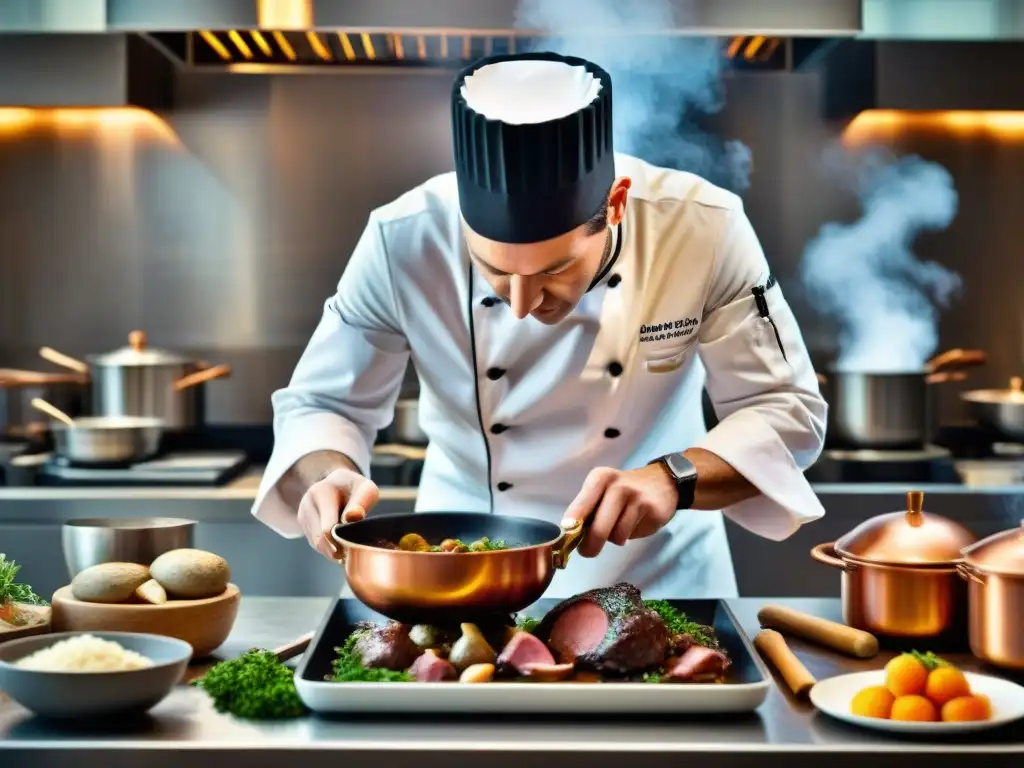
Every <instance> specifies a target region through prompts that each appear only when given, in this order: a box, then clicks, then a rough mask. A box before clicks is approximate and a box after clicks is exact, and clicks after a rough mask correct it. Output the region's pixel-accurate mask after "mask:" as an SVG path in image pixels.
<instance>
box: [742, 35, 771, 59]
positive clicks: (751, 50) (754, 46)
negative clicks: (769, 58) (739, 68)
mask: <svg viewBox="0 0 1024 768" xmlns="http://www.w3.org/2000/svg"><path fill="white" fill-rule="evenodd" d="M765 42H766V38H765V37H764V35H755V36H754V37H753V38H752V39H751V40H750V42H749V43H748V44H747V50H745V51H744V52H743V58H745V59H746V60H747V61H753V60H754V57H755V56H757V52H758V51H759V50H761V46H763V45H764V44H765Z"/></svg>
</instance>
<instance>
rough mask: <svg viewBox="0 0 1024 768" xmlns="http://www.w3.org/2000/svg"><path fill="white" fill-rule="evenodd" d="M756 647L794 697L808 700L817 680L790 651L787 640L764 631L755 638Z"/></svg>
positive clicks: (769, 631)
mask: <svg viewBox="0 0 1024 768" xmlns="http://www.w3.org/2000/svg"><path fill="white" fill-rule="evenodd" d="M754 645H755V646H756V647H757V650H759V651H760V652H761V653H762V654H763V655H764V656H765V657H766V658H767V659H768V660H769V661H771V663H772V664H774V665H775V668H776V669H777V670H778V671H779V674H780V675H782V679H783V680H785V681H786V685H788V686H789V689H790V690H791V691H792V692H793V695H794V696H796V697H797V698H800V699H802V698H806V696H807V694H808V693H810V690H811V688H813V687H814V684H815V683H816V682H817V680H815V679H814V675H812V674H811V673H810V672H809V671H808V670H807V667H805V666H804V664H803V662H802V661H800V659H798V658H797V657H796V656H795V655H794V653H793V652H792V651H791V650H790V649H789V646H788V645H787V644H786V638H784V637H783V636H782V635H780V634H779V633H778V632H776V631H775V630H774V629H762V630H761V631H760V632H758V633H757V637H755V638H754Z"/></svg>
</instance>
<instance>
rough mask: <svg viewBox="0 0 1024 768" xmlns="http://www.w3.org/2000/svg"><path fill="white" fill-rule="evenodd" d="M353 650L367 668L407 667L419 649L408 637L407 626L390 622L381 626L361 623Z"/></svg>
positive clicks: (401, 668) (399, 670)
mask: <svg viewBox="0 0 1024 768" xmlns="http://www.w3.org/2000/svg"><path fill="white" fill-rule="evenodd" d="M357 631H358V632H359V637H358V639H357V640H356V642H355V645H354V646H353V650H354V651H355V652H356V654H357V655H358V656H359V660H360V661H361V662H362V663H363V666H364V667H366V668H367V669H374V668H376V669H393V670H395V671H396V672H401V671H402V670H406V669H408V668H409V667H410V666H411V665H412V663H413V662H414V661H415V660H416V657H417V656H419V655H420V653H421V651H420V649H419V648H417V647H416V644H415V643H414V642H413V641H412V640H411V639H410V638H409V627H407V626H405V625H403V624H398V623H396V622H392V623H390V624H385V625H383V626H375V625H372V624H371V625H363V626H361V627H360V628H359V629H358V630H357Z"/></svg>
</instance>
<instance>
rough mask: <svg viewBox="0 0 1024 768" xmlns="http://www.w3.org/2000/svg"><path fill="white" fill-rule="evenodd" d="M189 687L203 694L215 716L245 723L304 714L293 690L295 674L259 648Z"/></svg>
mask: <svg viewBox="0 0 1024 768" xmlns="http://www.w3.org/2000/svg"><path fill="white" fill-rule="evenodd" d="M192 685H194V686H196V687H197V688H202V689H203V690H204V691H206V693H208V694H209V695H210V698H211V699H213V705H214V707H215V708H216V709H217V710H218V711H219V712H230V713H231V714H232V715H235V716H236V717H242V718H246V719H248V720H283V719H286V718H291V717H299V716H300V715H303V714H305V712H306V707H305V706H304V705H303V703H302V700H301V699H300V698H299V694H298V692H297V691H296V690H295V672H294V671H293V670H292V669H291V668H289V667H287V666H285V665H284V664H282V663H281V662H280V661H279V660H278V658H277V656H275V655H274V654H273V653H272V652H271V651H266V650H262V649H260V648H252V649H250V650H248V651H246V652H245V653H243V654H242V655H241V656H239V657H238V658H237V659H231V660H229V661H222V662H220V663H219V664H216V665H215V666H214V667H213V668H212V669H210V671H209V672H207V673H206V675H205V676H204V677H202V678H200V679H199V680H196V681H194V682H193V683H192Z"/></svg>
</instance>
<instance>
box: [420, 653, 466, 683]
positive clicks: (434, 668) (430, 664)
mask: <svg viewBox="0 0 1024 768" xmlns="http://www.w3.org/2000/svg"><path fill="white" fill-rule="evenodd" d="M409 674H410V675H412V676H413V677H415V678H416V682H418V683H440V682H443V681H445V680H455V679H456V678H458V676H459V673H458V672H457V671H456V670H455V667H453V666H452V665H451V663H450V662H448V661H447V660H445V659H442V658H441V657H440V656H438V655H437V654H436V653H434V652H433V651H424V652H423V653H421V654H420V656H419V657H418V658H417V659H416V661H414V662H413V663H412V666H411V667H409Z"/></svg>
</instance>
